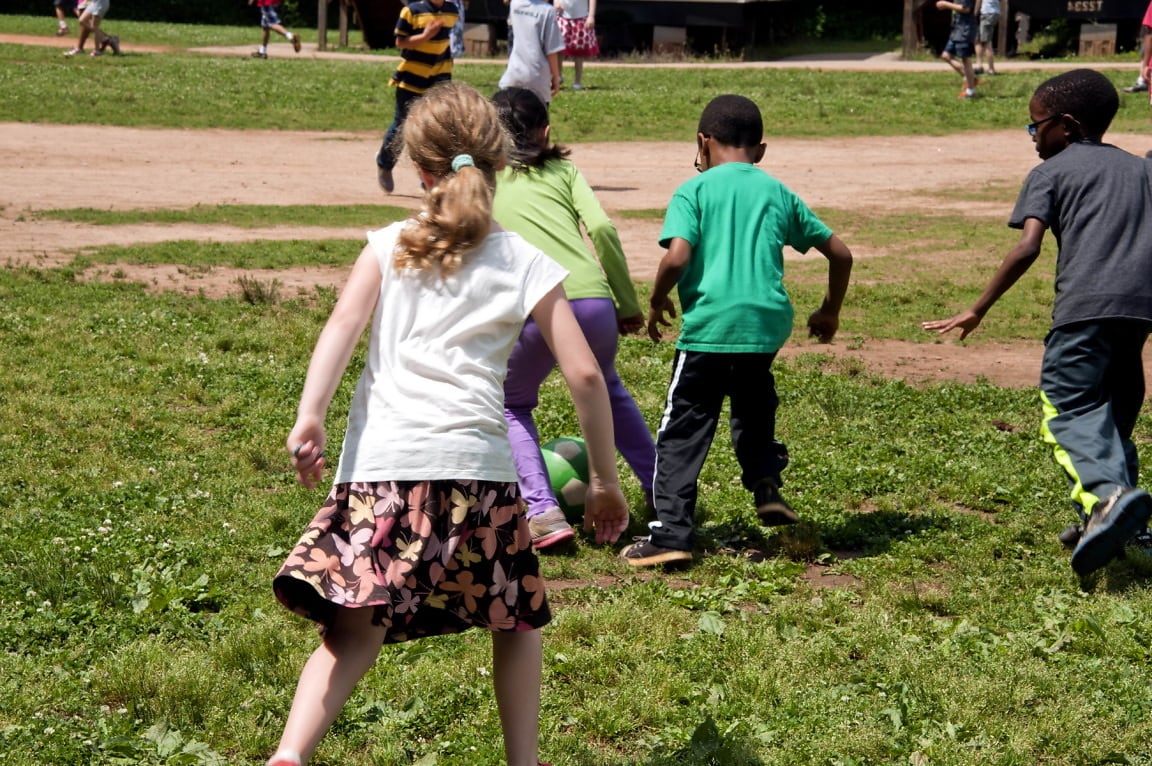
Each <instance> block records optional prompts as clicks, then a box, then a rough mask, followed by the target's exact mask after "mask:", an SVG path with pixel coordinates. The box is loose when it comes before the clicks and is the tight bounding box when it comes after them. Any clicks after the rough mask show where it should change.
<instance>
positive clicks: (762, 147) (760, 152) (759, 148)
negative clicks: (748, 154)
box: [752, 143, 768, 165]
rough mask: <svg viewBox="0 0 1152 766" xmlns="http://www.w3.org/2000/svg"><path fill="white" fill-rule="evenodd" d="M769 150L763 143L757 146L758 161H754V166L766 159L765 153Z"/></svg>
mask: <svg viewBox="0 0 1152 766" xmlns="http://www.w3.org/2000/svg"><path fill="white" fill-rule="evenodd" d="M767 150H768V144H764V143H762V144H760V145H759V146H757V147H756V159H754V160H752V164H753V165H757V164H759V163H760V160H762V159H764V152H766V151H767Z"/></svg>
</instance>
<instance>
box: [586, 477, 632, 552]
mask: <svg viewBox="0 0 1152 766" xmlns="http://www.w3.org/2000/svg"><path fill="white" fill-rule="evenodd" d="M628 521H629V517H628V501H627V500H625V499H624V493H623V492H621V491H620V487H619V485H616V484H603V483H601V482H600V481H599V480H598V479H596V478H593V479H592V480H591V481H590V482H589V483H588V494H587V495H586V496H585V498H584V531H585V532H590V531H592V530H593V529H594V530H595V531H596V542H598V543H614V542H616V541H617V540H618V539H620V535H621V534H622V533H623V532H624V530H625V529H627V528H628Z"/></svg>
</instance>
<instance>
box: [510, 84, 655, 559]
mask: <svg viewBox="0 0 1152 766" xmlns="http://www.w3.org/2000/svg"><path fill="white" fill-rule="evenodd" d="M492 101H493V102H494V103H495V104H496V110H497V112H499V114H500V117H501V119H502V120H503V122H504V125H505V127H507V128H508V131H509V132H510V133H511V134H512V140H513V143H514V147H513V150H512V158H511V159H512V161H511V162H510V163H509V166H508V167H507V168H505V169H504V170H502V171H500V173H499V174H498V176H497V184H496V198H495V200H494V201H493V203H492V216H493V217H494V218H495V219H496V220H497V221H498V222H499V223H500V225H501V226H503V227H504V228H506V229H509V230H511V231H514V232H516V233H517V234H520V235H521V236H523V237H524V238H525V239H526V240H528V242H529V243H531V244H532V245H535V246H536V247H538V248H540V249H541V250H543V251H544V252H546V253H548V255H549V256H551V257H552V258H553V259H555V260H556V262H557V263H559V264H560V265H561V266H563V267H564V268H566V269H567V270H568V276H567V277H566V278H565V280H564V292H565V294H566V295H567V296H568V300H569V301H570V303H571V305H572V313H573V314H575V315H576V321H577V322H578V323H579V324H580V329H581V330H582V331H583V332H584V336H585V337H586V338H587V339H588V344H589V345H590V346H591V347H592V353H594V354H595V355H596V361H597V362H599V364H600V369H601V370H602V371H603V372H604V380H605V382H606V383H607V384H608V396H609V398H610V399H611V401H612V421H613V423H614V425H615V441H616V448H617V449H618V450H620V454H622V455H623V456H624V459H625V460H626V461H627V462H628V465H629V466H631V468H632V470H633V471H634V472H635V473H636V476H637V478H639V479H640V485H641V487H642V488H643V490H644V495H645V497H646V498H651V496H652V471H653V467H654V463H655V456H656V455H655V453H656V446H655V445H654V444H653V442H652V435H651V433H650V432H649V431H648V425H647V424H646V423H645V422H644V416H643V415H641V414H640V408H639V407H637V406H636V402H635V401H634V400H633V399H632V395H631V394H629V393H628V390H627V389H626V388H624V384H623V383H622V382H621V381H620V376H619V374H617V372H616V349H617V344H618V339H619V336H620V335H623V334H627V333H634V332H636V331H638V330H640V328H642V327H643V326H644V315H643V314H642V313H641V310H640V301H639V299H638V298H637V297H636V288H635V286H634V285H633V284H632V277H631V276H630V275H629V273H628V262H627V260H625V258H624V251H623V248H622V247H621V246H620V237H619V236H618V235H617V233H616V227H615V226H613V225H612V221H610V220H609V219H608V216H607V215H606V214H605V213H604V208H602V207H601V206H600V203H599V201H597V199H596V195H595V194H594V193H593V191H592V187H591V186H589V185H588V182H587V181H586V180H584V176H583V175H581V174H580V171H579V170H577V169H576V166H575V165H573V164H572V163H571V162H569V161H568V159H567V157H568V154H569V152H568V150H567V149H565V148H564V147H562V146H559V145H557V144H553V143H551V142H550V141H549V135H550V132H551V126H550V125H549V124H548V107H547V106H545V105H544V102H543V101H541V100H540V98H539V97H538V96H537V95H536V94H535V93H533V92H532V91H530V90H528V89H526V88H505V89H504V90H501V91H500V92H498V93H497V94H496V95H495V96H494V97H493V99H492ZM581 223H583V225H584V228H585V230H586V231H587V232H588V237H589V239H591V240H592V244H593V246H594V247H595V248H596V256H597V257H598V258H599V260H597V258H594V257H593V256H592V254H591V253H590V252H588V247H587V246H586V245H585V244H584V237H583V235H582V234H581V232H580V225H581ZM613 301H615V303H613ZM555 366H556V360H555V358H554V357H553V356H552V352H551V351H550V350H549V348H548V345H547V344H546V343H545V342H544V338H543V337H542V336H541V334H540V328H539V327H537V326H536V324H535V322H533V321H532V320H529V321H528V322H527V323H526V324H525V325H524V331H523V332H522V333H520V340H518V341H517V342H516V348H515V349H514V350H513V351H512V357H511V359H510V360H509V362H508V377H507V378H505V380H504V414H505V416H506V417H507V418H508V438H509V439H510V440H511V442H512V454H513V456H514V457H515V458H516V474H517V476H519V478H520V492H521V493H522V494H523V495H524V500H525V502H526V503H527V504H528V512H527V513H528V528H529V529H530V530H531V531H532V542H533V543H534V544H535V545H536V547H537V548H538V549H539V548H546V547H548V546H550V545H555V544H556V543H560V542H563V541H565V540H568V539H570V538H571V537H572V536H573V535H574V534H575V533H574V532H573V530H572V527H571V526H569V524H568V522H567V520H566V519H565V517H564V513H563V512H562V511H561V510H560V508H559V504H558V503H557V502H556V495H555V494H554V493H553V492H552V485H551V483H550V482H549V478H548V469H547V468H546V467H545V465H544V459H543V457H542V456H541V454H540V437H539V435H538V433H537V431H536V422H535V420H534V419H533V417H532V411H533V410H534V409H535V408H536V405H537V404H538V403H539V401H540V385H541V384H542V383H543V382H544V379H545V378H547V377H548V374H549V373H550V372H551V371H552V368H553V367H555Z"/></svg>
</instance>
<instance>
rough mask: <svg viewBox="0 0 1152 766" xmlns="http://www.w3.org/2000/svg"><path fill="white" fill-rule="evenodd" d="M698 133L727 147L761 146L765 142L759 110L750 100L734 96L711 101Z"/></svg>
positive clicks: (701, 118)
mask: <svg viewBox="0 0 1152 766" xmlns="http://www.w3.org/2000/svg"><path fill="white" fill-rule="evenodd" d="M698 130H699V131H700V132H701V133H703V134H704V135H706V136H711V137H712V138H714V139H715V140H717V141H719V142H720V143H722V144H724V145H726V146H738V147H750V146H759V145H760V144H761V142H763V140H764V120H763V118H762V117H761V116H760V109H759V108H758V107H757V106H756V104H755V103H753V102H752V100H751V99H748V98H745V97H744V96H736V95H732V94H727V95H723V96H717V97H716V98H714V99H712V100H711V101H709V102H708V106H706V107H704V112H703V113H702V114H701V115H700V127H699V128H698Z"/></svg>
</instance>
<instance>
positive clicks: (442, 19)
mask: <svg viewBox="0 0 1152 766" xmlns="http://www.w3.org/2000/svg"><path fill="white" fill-rule="evenodd" d="M459 13H460V11H459V7H458V6H457V5H456V3H455V2H453V0H412V2H410V3H408V4H407V5H405V6H404V8H403V9H401V11H400V18H399V19H397V20H396V29H395V34H396V47H397V48H399V49H400V65H399V66H398V67H396V71H395V72H394V73H393V74H392V80H391V82H390V84H391V85H392V87H393V88H395V89H396V110H395V111H394V112H393V113H392V124H391V125H389V126H388V130H386V131H384V141H383V143H381V144H380V151H379V152H377V153H376V180H377V182H378V183H379V184H380V188H381V189H383V190H384V191H385V192H387V193H388V194H391V193H392V192H393V191H394V190H395V188H396V183H395V180H394V179H393V178H392V169H393V168H395V167H396V153H397V152H398V151H399V149H398V147H397V143H396V142H397V138H398V137H399V136H400V129H401V128H402V127H403V126H404V119H405V118H406V117H407V116H408V110H409V109H411V108H412V104H413V103H415V102H416V100H417V99H418V98H420V97H421V96H423V95H424V94H425V93H427V92H428V89H429V88H431V87H432V86H433V85H436V84H437V83H442V82H448V81H449V80H451V79H452V27H453V26H455V24H456V18H457V16H458V14H459Z"/></svg>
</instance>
